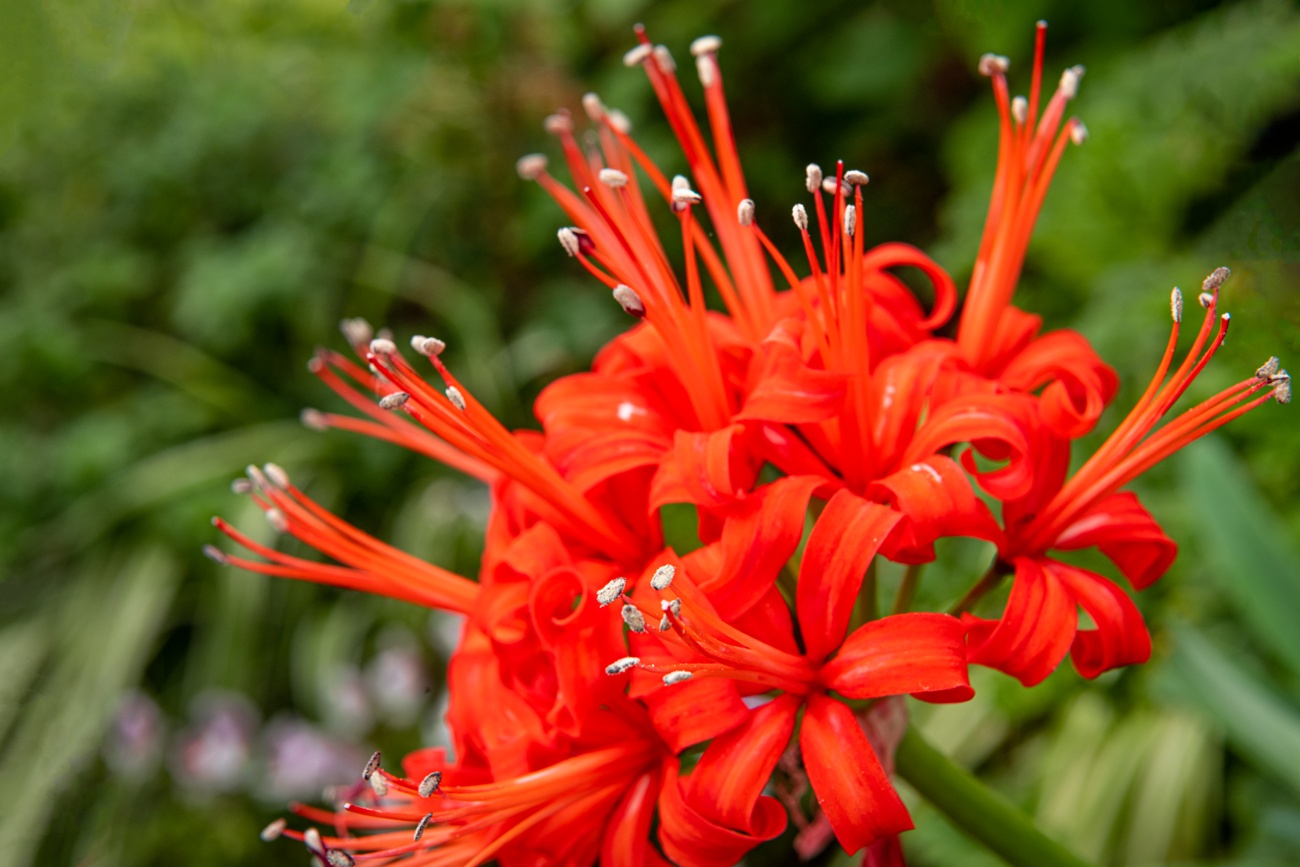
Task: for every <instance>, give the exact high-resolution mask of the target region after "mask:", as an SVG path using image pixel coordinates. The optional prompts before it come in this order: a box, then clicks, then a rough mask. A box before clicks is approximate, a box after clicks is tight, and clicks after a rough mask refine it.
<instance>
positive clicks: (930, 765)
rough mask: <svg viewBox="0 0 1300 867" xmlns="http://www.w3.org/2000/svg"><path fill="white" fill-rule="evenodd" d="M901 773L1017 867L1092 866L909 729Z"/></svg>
mask: <svg viewBox="0 0 1300 867" xmlns="http://www.w3.org/2000/svg"><path fill="white" fill-rule="evenodd" d="M894 764H895V767H896V768H897V769H898V774H899V776H901V777H902V778H903V779H905V780H907V781H908V782H909V783H911V784H912V787H913V788H915V789H916V790H917V791H918V792H920V793H921V795H922V796H924V797H925V799H926V800H927V801H929V802H930V803H931V804H933V805H934V806H935V807H936V808H938V810H939V811H940V812H941V813H943V814H944V815H945V816H947V817H948V818H949V819H950V820H951V821H952V823H953V824H954V825H956V826H957V827H958V828H960V829H962V830H963V831H965V832H966V833H967V834H969V835H970V836H972V837H974V838H975V839H976V840H978V841H980V842H981V843H983V844H984V845H985V846H987V847H988V848H989V849H991V850H992V851H993V852H995V853H996V854H997V855H999V856H1001V857H1002V858H1004V859H1005V860H1006V861H1007V863H1008V864H1012V865H1014V867H1088V862H1087V861H1084V860H1083V859H1081V858H1079V856H1077V855H1075V854H1074V853H1072V852H1071V851H1070V850H1068V849H1066V848H1065V847H1064V846H1062V845H1061V844H1060V843H1057V842H1056V841H1055V840H1053V839H1051V838H1050V837H1048V836H1047V835H1045V834H1044V833H1043V832H1042V831H1040V830H1038V828H1037V826H1035V825H1034V823H1033V821H1031V820H1030V818H1029V817H1028V816H1026V815H1025V814H1024V813H1022V812H1020V811H1019V810H1017V809H1016V808H1015V807H1014V806H1012V805H1011V804H1009V803H1008V802H1007V801H1006V800H1005V799H1004V798H1003V797H1002V796H1001V795H999V794H997V793H996V792H994V791H993V790H991V789H989V788H987V787H985V786H984V784H983V783H981V782H980V781H979V780H977V779H975V777H974V776H972V775H971V773H970V771H968V770H966V769H965V768H963V767H961V766H960V765H958V764H957V763H956V762H954V761H952V759H950V758H948V757H947V756H945V755H944V754H943V753H941V752H939V751H938V750H937V749H935V748H934V747H933V746H931V745H930V743H929V742H927V741H926V740H925V738H923V737H922V736H921V735H920V734H919V733H918V732H917V731H916V729H915V728H909V729H908V730H907V734H905V735H904V736H903V742H902V743H900V744H899V745H898V752H897V753H895V755H894Z"/></svg>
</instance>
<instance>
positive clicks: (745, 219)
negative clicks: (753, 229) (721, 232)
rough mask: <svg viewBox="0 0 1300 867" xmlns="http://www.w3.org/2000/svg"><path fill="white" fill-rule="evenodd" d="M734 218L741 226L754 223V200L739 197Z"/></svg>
mask: <svg viewBox="0 0 1300 867" xmlns="http://www.w3.org/2000/svg"><path fill="white" fill-rule="evenodd" d="M736 220H737V221H739V222H740V225H742V226H752V225H754V200H753V199H741V200H740V204H739V205H737V206H736Z"/></svg>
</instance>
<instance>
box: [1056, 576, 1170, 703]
mask: <svg viewBox="0 0 1300 867" xmlns="http://www.w3.org/2000/svg"><path fill="white" fill-rule="evenodd" d="M1048 569H1049V570H1050V571H1051V572H1052V573H1053V574H1054V575H1056V576H1057V577H1058V578H1059V579H1060V580H1061V582H1062V583H1063V584H1065V586H1066V587H1068V588H1069V589H1070V592H1071V593H1073V594H1074V597H1075V599H1077V600H1078V602H1079V605H1080V606H1082V607H1083V610H1084V611H1087V612H1088V616H1090V617H1091V618H1092V620H1093V622H1094V623H1096V624H1097V628H1096V629H1080V630H1079V634H1078V635H1076V636H1075V637H1074V644H1073V645H1072V646H1071V647H1070V659H1071V661H1073V662H1074V667H1075V668H1076V669H1078V672H1079V674H1081V675H1083V676H1084V677H1096V676H1097V675H1099V674H1101V673H1102V672H1105V671H1110V670H1111V669H1112V668H1119V667H1120V666H1123V665H1137V664H1139V663H1142V662H1146V661H1147V660H1148V659H1150V658H1151V634H1150V633H1149V632H1147V627H1146V623H1145V622H1144V621H1143V620H1142V612H1140V611H1138V609H1137V606H1136V605H1134V604H1133V600H1132V599H1130V598H1129V595H1128V594H1127V593H1125V592H1124V590H1123V589H1122V588H1120V587H1118V586H1116V585H1115V583H1114V582H1113V581H1107V580H1106V579H1105V578H1103V577H1102V576H1100V575H1097V574H1096V573H1094V572H1089V571H1087V570H1086V569H1078V568H1075V567H1074V566H1067V565H1066V564H1064V563H1056V562H1051V563H1049V565H1048Z"/></svg>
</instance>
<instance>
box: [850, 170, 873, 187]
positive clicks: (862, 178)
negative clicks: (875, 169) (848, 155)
mask: <svg viewBox="0 0 1300 867" xmlns="http://www.w3.org/2000/svg"><path fill="white" fill-rule="evenodd" d="M870 180H871V178H869V177H867V173H866V172H861V171H858V170H857V169H849V170H848V171H847V172H845V173H844V183H846V184H848V185H850V186H853V187H865V186H866V185H867V183H868V182H869V181H870Z"/></svg>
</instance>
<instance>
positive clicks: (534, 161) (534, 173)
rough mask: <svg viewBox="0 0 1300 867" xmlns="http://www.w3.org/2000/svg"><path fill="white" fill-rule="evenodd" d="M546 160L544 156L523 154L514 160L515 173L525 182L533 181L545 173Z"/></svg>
mask: <svg viewBox="0 0 1300 867" xmlns="http://www.w3.org/2000/svg"><path fill="white" fill-rule="evenodd" d="M547 163H548V160H547V159H546V156H545V155H544V154H525V155H524V156H522V157H520V158H519V159H517V160H515V171H516V172H517V173H518V174H519V177H521V178H523V179H524V180H526V181H535V180H537V179H538V178H539V177H541V174H542V172H544V171H546V166H547Z"/></svg>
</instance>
